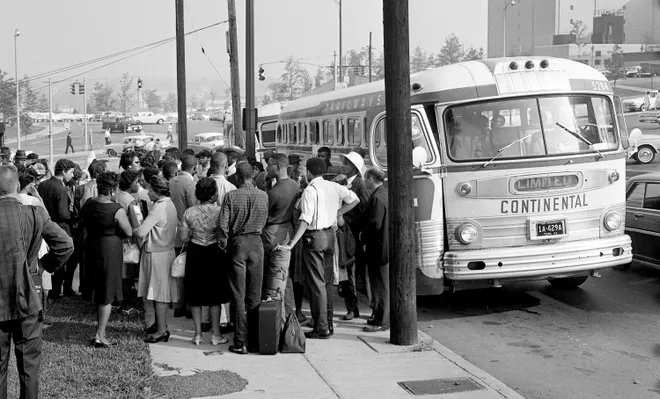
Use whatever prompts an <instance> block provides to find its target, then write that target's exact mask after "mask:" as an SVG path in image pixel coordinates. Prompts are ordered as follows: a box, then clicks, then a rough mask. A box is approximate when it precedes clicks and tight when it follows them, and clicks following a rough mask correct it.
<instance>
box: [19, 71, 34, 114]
mask: <svg viewBox="0 0 660 399" xmlns="http://www.w3.org/2000/svg"><path fill="white" fill-rule="evenodd" d="M18 86H19V91H20V93H21V113H23V112H34V111H36V110H37V107H38V102H39V98H38V97H37V92H35V91H34V90H33V89H32V84H31V83H30V81H29V77H28V76H27V75H25V76H24V77H23V80H22V81H21V82H19V84H18Z"/></svg>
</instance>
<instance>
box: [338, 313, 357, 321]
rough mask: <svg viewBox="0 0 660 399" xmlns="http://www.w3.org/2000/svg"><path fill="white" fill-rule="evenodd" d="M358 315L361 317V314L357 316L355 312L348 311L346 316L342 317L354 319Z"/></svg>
mask: <svg viewBox="0 0 660 399" xmlns="http://www.w3.org/2000/svg"><path fill="white" fill-rule="evenodd" d="M356 317H359V316H356V315H355V313H353V312H347V313H346V314H345V315H344V317H342V320H353V319H354V318H356Z"/></svg>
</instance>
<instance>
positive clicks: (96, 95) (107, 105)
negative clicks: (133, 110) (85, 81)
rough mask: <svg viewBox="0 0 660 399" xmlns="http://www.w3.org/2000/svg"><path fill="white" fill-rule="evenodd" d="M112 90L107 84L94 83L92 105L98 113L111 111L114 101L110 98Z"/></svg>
mask: <svg viewBox="0 0 660 399" xmlns="http://www.w3.org/2000/svg"><path fill="white" fill-rule="evenodd" d="M112 94H113V90H112V87H110V85H108V84H102V83H100V82H96V84H95V85H94V91H93V92H92V103H93V104H94V108H95V109H96V110H97V111H98V112H107V111H112V110H113V109H114V107H115V103H116V100H115V99H114V98H113V97H112Z"/></svg>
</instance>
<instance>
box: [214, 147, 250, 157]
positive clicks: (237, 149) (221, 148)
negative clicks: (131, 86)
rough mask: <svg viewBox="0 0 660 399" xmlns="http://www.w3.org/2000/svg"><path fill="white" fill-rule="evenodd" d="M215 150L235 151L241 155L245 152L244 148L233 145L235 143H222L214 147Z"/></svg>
mask: <svg viewBox="0 0 660 399" xmlns="http://www.w3.org/2000/svg"><path fill="white" fill-rule="evenodd" d="M216 151H222V152H225V153H226V152H235V153H237V154H238V155H243V154H245V150H244V149H242V148H241V147H238V146H235V145H223V146H219V147H216Z"/></svg>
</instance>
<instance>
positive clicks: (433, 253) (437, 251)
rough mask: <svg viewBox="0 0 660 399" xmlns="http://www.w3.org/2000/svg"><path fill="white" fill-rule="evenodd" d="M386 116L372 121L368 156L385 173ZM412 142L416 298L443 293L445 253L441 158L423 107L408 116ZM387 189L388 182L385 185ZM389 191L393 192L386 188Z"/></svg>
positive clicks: (415, 109)
mask: <svg viewBox="0 0 660 399" xmlns="http://www.w3.org/2000/svg"><path fill="white" fill-rule="evenodd" d="M386 123H387V122H386V119H385V113H381V114H379V115H378V116H377V117H375V118H374V122H373V123H372V125H371V126H372V127H371V134H370V140H369V154H370V156H371V159H372V162H373V163H374V165H375V166H377V167H379V168H381V169H383V170H386V169H387V130H386ZM411 125H412V126H411V127H412V140H413V162H416V163H417V165H415V166H413V165H411V167H413V193H414V199H413V204H412V206H413V210H414V215H415V234H414V236H415V267H416V268H417V269H418V270H419V273H417V290H418V291H417V295H433V294H439V293H442V292H443V290H444V288H443V284H442V281H439V280H441V279H442V278H443V264H442V257H443V255H444V249H445V236H444V231H445V228H444V206H443V195H442V192H443V191H442V190H443V189H442V178H441V176H440V172H439V170H440V168H439V166H440V156H439V152H438V149H437V146H436V145H435V143H434V142H435V140H434V138H433V137H434V135H433V132H432V130H431V126H430V124H429V121H428V119H427V117H426V113H425V112H424V108H423V107H422V106H419V107H417V106H415V107H413V109H412V113H411ZM385 184H386V185H387V180H386V181H385ZM388 189H395V188H392V187H388Z"/></svg>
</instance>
